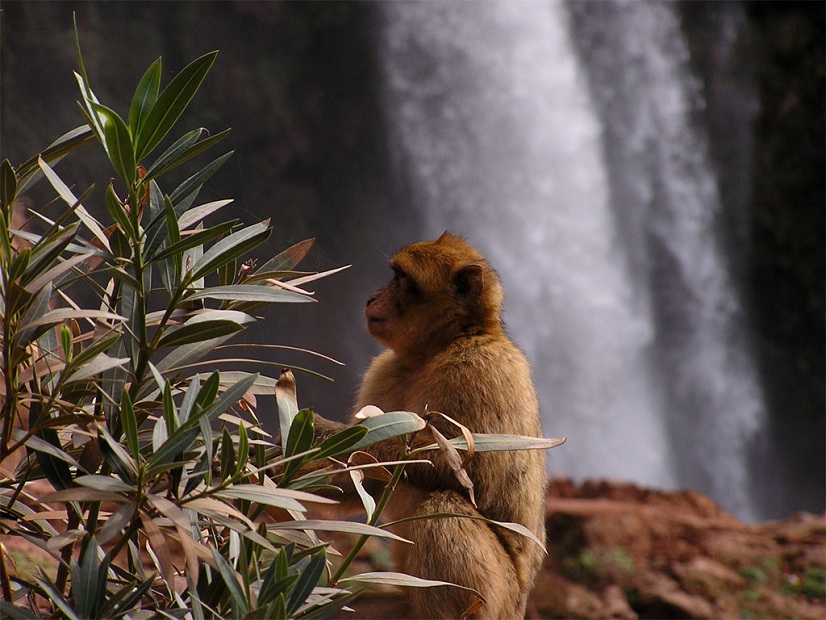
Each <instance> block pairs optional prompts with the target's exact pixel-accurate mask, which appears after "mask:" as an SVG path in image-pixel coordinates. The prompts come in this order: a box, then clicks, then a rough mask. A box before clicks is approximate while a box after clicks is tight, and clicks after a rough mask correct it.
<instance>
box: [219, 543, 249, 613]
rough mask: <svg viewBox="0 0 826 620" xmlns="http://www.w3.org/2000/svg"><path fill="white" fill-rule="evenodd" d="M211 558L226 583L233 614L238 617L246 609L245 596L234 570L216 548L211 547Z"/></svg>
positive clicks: (245, 611)
mask: <svg viewBox="0 0 826 620" xmlns="http://www.w3.org/2000/svg"><path fill="white" fill-rule="evenodd" d="M212 559H213V560H214V561H215V565H216V566H217V567H218V572H219V573H220V575H221V578H222V579H223V580H224V583H225V584H227V590H228V591H229V595H230V602H231V603H232V608H233V612H234V613H233V616H234V617H236V618H238V617H240V616H243V615H244V614H246V613H247V611H248V606H247V598H246V596H244V590H243V588H242V587H241V584H240V583H239V582H238V579H237V577H236V574H235V571H234V570H233V568H232V566H230V565H229V563H228V562H227V561H226V560H225V559H224V556H222V555H221V554H220V553H219V552H218V550H217V549H215V548H213V549H212Z"/></svg>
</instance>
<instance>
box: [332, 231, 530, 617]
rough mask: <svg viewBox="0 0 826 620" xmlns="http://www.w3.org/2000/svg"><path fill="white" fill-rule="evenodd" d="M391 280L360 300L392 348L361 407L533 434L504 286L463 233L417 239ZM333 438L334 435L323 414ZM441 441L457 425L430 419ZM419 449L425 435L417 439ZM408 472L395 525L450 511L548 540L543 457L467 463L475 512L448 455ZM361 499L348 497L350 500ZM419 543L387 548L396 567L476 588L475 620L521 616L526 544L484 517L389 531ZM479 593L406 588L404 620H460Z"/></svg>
mask: <svg viewBox="0 0 826 620" xmlns="http://www.w3.org/2000/svg"><path fill="white" fill-rule="evenodd" d="M391 267H392V268H393V270H394V273H395V276H394V278H393V279H392V280H391V281H390V282H388V283H387V284H385V285H384V286H382V287H381V288H380V289H379V290H378V291H376V293H374V294H373V295H371V296H370V298H369V299H368V301H367V308H366V309H365V315H366V317H367V322H368V329H369V330H370V333H371V334H372V335H373V336H374V337H375V338H376V339H377V340H378V341H379V342H381V343H382V344H384V345H385V346H386V347H387V348H388V349H387V350H386V351H385V352H383V353H381V354H380V355H379V356H377V357H376V358H375V359H374V360H373V362H372V364H371V365H370V368H369V369H368V370H367V373H366V374H365V376H364V381H363V383H362V386H361V389H360V391H359V395H358V400H357V405H356V410H358V409H360V408H361V407H363V406H365V405H376V406H377V407H379V408H380V409H382V410H384V411H397V410H405V411H414V412H417V413H423V412H425V411H426V410H431V411H433V410H436V411H441V412H444V413H446V414H447V415H449V416H451V417H452V418H454V419H455V420H457V421H458V422H460V423H462V424H464V425H465V426H467V427H468V428H469V429H470V430H471V431H472V432H475V433H507V434H518V435H529V436H534V437H540V436H541V435H542V432H541V428H540V422H539V410H538V405H537V400H536V394H535V391H534V387H533V383H532V381H531V371H530V367H529V365H528V362H527V360H526V359H525V357H524V355H523V354H522V352H521V351H520V350H519V349H518V348H517V347H516V346H515V345H514V344H513V343H512V342H511V341H510V340H509V339H508V337H507V335H506V334H505V332H504V330H503V326H502V319H501V313H502V297H503V295H502V288H501V285H500V284H499V278H498V277H497V275H496V273H495V272H494V271H493V270H492V269H491V268H490V266H489V265H488V263H487V261H486V260H485V259H484V257H482V255H481V254H479V253H478V252H477V251H476V250H475V249H473V248H472V247H471V246H470V245H469V244H468V243H467V242H466V241H464V240H463V239H462V238H460V237H457V236H454V235H450V234H447V233H446V234H444V235H442V236H441V237H440V238H439V239H437V240H435V241H427V242H421V243H416V244H414V245H411V246H408V247H406V248H404V249H403V250H401V251H400V252H398V253H397V254H396V255H395V256H394V257H393V259H392V261H391ZM318 422H320V423H321V425H322V428H321V429H320V430H322V432H324V431H323V428H324V427H326V428H327V429H328V430H329V431H332V430H335V428H340V426H338V425H335V424H334V423H329V422H327V421H326V420H323V418H319V420H318ZM433 423H434V425H435V426H436V427H437V428H439V430H440V431H441V432H442V433H443V434H445V435H447V436H455V435H456V430H455V428H451V427H450V426H445V423H444V421H441V423H440V421H439V420H438V419H436V420H434V421H433ZM421 439H422V441H423V442H426V443H430V442H431V441H432V439H430V438H426V437H422V438H421ZM399 446H400V444H399V442H398V440H395V441H393V440H390V441H387V442H384V443H380V444H377V445H374V446H373V447H371V448H368V450H369V451H370V452H371V453H372V454H373V455H374V456H376V457H377V458H378V459H379V460H394V459H396V458H398V456H399ZM429 454H431V455H434V456H432V457H429V458H432V459H433V461H434V465H435V467H429V466H425V465H416V466H409V467H408V468H407V477H406V479H405V480H404V482H403V483H401V484H400V485H399V487H398V488H397V489H396V491H395V493H394V494H393V500H392V501H391V505H390V506H389V507H388V511H389V516H390V517H391V518H392V519H400V518H404V517H408V516H416V515H424V514H432V513H440V512H450V513H458V514H466V515H477V516H478V515H481V516H484V517H487V518H488V519H492V520H496V521H508V522H516V523H521V524H522V525H524V526H526V527H527V528H529V529H530V530H531V531H532V532H533V533H534V534H536V536H537V537H538V538H539V539H540V540H542V541H544V540H545V527H544V498H545V457H544V452H543V451H537V450H527V451H525V450H523V451H513V452H485V453H477V454H476V455H475V456H474V457H473V459H472V461H471V462H470V464H469V465H468V467H467V472H468V474H469V476H470V478H471V480H472V481H473V484H474V492H475V497H476V502H477V507H474V506H473V505H472V503H471V502H470V500H469V499H468V494H467V491H466V490H464V489H463V488H462V486H461V484H459V482H458V481H457V479H456V476H455V475H454V473H453V472H452V470H451V469H450V467H449V465H448V464H447V463H446V462H445V459H444V458H443V457H441V456H440V454H439V453H437V452H433V453H429ZM351 499H352V500H355V501H357V500H356V498H355V496H354V495H353V497H352V498H350V497H348V498H347V500H348V501H350V500H351ZM395 531H396V532H397V533H399V534H400V535H402V536H404V537H405V538H408V539H409V540H412V541H413V542H414V543H415V544H414V545H405V544H398V545H396V546H395V548H394V560H395V562H396V564H397V568H398V569H399V570H401V571H403V572H405V573H408V574H411V575H416V576H419V577H423V578H427V579H438V580H444V581H449V582H453V583H457V584H460V585H464V586H468V587H470V588H473V589H475V590H477V591H479V592H481V593H482V595H483V596H484V597H485V601H486V603H485V605H484V607H483V608H482V609H481V610H480V611H478V612H477V613H476V614H475V615H474V616H473V617H478V618H492V619H504V618H523V617H524V615H525V606H526V601H527V596H528V593H529V592H530V589H531V587H532V586H533V582H534V578H535V576H536V573H537V571H538V570H539V567H540V565H541V562H542V557H543V552H542V550H541V549H540V548H539V546H538V545H537V544H536V543H535V542H533V541H531V540H529V539H528V538H526V537H524V536H521V535H519V534H516V533H514V532H511V531H509V530H506V529H503V528H501V527H496V526H493V525H488V524H487V523H485V522H483V521H479V520H473V519H466V518H435V519H423V520H415V521H410V522H408V523H405V524H403V525H401V526H398V527H397V528H396V530H395ZM476 600H477V598H476V597H475V596H474V595H473V594H472V593H469V592H467V591H465V590H461V589H458V588H452V587H439V588H427V589H420V588H410V589H409V604H410V607H409V610H408V615H409V616H410V617H417V618H458V617H460V616H461V615H462V613H463V612H464V611H465V610H466V609H467V608H469V607H470V606H471V605H472V604H473V603H474V602H475V601H476Z"/></svg>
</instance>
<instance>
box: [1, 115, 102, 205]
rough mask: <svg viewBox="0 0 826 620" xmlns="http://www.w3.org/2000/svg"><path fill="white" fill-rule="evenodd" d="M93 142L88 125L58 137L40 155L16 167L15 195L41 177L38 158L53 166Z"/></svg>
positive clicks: (92, 134) (93, 137)
mask: <svg viewBox="0 0 826 620" xmlns="http://www.w3.org/2000/svg"><path fill="white" fill-rule="evenodd" d="M94 140H95V134H94V132H93V131H92V128H91V127H89V125H81V126H80V127H76V128H75V129H72V130H71V131H68V132H66V133H65V134H63V135H62V136H60V137H59V138H58V139H57V140H55V141H54V142H52V143H51V144H50V145H49V146H48V147H46V149H45V150H44V151H43V152H42V153H40V154H39V155H36V156H34V157H32V158H31V159H28V160H26V161H25V162H23V163H22V164H20V166H18V167H17V193H18V194H23V193H25V192H26V190H27V189H29V188H30V187H31V186H32V185H34V184H35V183H36V182H37V181H39V180H40V179H41V178H42V177H43V172H42V171H41V170H40V166H39V165H38V160H39V159H40V158H42V159H43V161H45V162H48V163H49V164H52V165H53V164H56V163H57V162H58V161H60V160H61V159H62V158H63V156H64V155H66V154H68V153H71V152H72V151H74V150H76V149H78V148H80V147H81V146H84V145H86V144H89V143H90V142H94Z"/></svg>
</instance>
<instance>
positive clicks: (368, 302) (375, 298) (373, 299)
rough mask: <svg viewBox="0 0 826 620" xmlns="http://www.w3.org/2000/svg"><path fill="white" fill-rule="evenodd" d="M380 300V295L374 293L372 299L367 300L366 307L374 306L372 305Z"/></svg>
mask: <svg viewBox="0 0 826 620" xmlns="http://www.w3.org/2000/svg"><path fill="white" fill-rule="evenodd" d="M378 298H379V296H378V295H376V294H375V293H373V294H372V295H370V297H368V298H367V303H366V304H365V307H367V306H369V305H370V304H372V303H373V302H374V301H376V300H377V299H378Z"/></svg>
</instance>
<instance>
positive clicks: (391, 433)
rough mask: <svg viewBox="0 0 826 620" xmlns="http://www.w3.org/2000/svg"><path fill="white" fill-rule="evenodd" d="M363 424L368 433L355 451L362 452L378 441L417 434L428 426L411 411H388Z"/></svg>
mask: <svg viewBox="0 0 826 620" xmlns="http://www.w3.org/2000/svg"><path fill="white" fill-rule="evenodd" d="M361 424H362V426H364V427H365V428H367V430H368V433H367V434H366V435H365V436H364V438H363V439H362V440H361V441H359V442H358V443H357V444H356V445H354V446H353V447H352V449H353V450H360V449H361V448H363V447H365V446H369V445H371V444H374V443H376V442H377V441H384V440H385V439H390V438H392V437H399V436H401V435H407V434H409V433H415V432H417V431H420V430H422V429H423V428H424V427H425V426H426V423H425V421H424V420H423V419H422V418H421V417H420V416H418V415H416V414H415V413H413V412H410V411H388V412H387V413H385V414H384V415H380V416H376V417H374V418H367V419H366V420H364V421H363V422H362V423H361Z"/></svg>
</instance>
